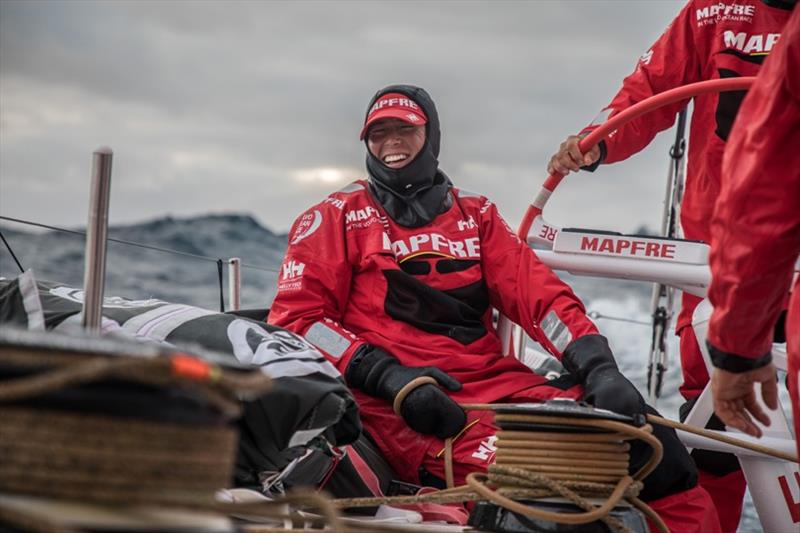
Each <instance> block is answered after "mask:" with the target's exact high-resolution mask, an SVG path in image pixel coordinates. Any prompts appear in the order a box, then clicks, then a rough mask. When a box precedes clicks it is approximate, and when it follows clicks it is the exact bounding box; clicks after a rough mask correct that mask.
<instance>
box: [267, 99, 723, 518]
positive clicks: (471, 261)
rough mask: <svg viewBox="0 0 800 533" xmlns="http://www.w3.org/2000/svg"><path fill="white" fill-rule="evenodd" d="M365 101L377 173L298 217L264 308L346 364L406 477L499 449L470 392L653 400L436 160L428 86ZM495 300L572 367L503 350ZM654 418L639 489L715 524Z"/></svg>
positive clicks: (494, 217) (435, 481)
mask: <svg viewBox="0 0 800 533" xmlns="http://www.w3.org/2000/svg"><path fill="white" fill-rule="evenodd" d="M367 110H368V111H367V115H366V117H365V120H364V125H363V128H362V130H361V139H362V140H364V141H365V143H366V148H367V161H366V165H367V171H368V173H369V180H366V181H364V180H360V181H356V182H354V183H351V184H350V185H348V186H346V187H345V188H344V189H342V190H340V191H338V192H335V193H333V194H332V195H330V196H329V197H328V198H327V199H325V200H324V201H322V202H321V203H319V204H317V205H316V206H314V207H311V208H310V209H308V210H307V211H306V212H305V213H304V214H302V215H301V216H300V217H299V218H298V219H297V221H296V222H295V224H294V225H293V227H292V229H291V231H290V234H289V247H288V249H287V252H286V257H285V259H284V268H283V269H282V271H281V275H280V279H279V280H278V292H277V296H276V298H275V301H274V303H273V306H272V310H271V312H270V315H269V321H270V323H272V324H275V325H278V326H281V327H284V328H286V329H289V330H291V331H294V332H296V333H299V334H301V335H304V336H305V338H306V339H307V340H308V341H309V342H311V343H312V344H314V345H316V346H317V347H318V348H319V349H320V350H321V351H322V352H323V353H324V354H325V356H326V357H327V358H328V359H329V360H330V361H332V362H333V363H334V364H335V365H336V366H337V368H338V369H339V371H340V372H341V373H342V375H343V376H344V378H345V381H346V382H347V384H348V386H349V387H350V389H351V390H352V391H353V394H354V395H355V397H356V400H357V401H358V405H359V407H360V409H361V415H362V419H363V422H364V427H365V428H366V430H367V431H368V432H369V434H370V436H371V437H372V438H373V440H374V441H375V443H376V444H377V446H378V447H379V448H380V450H381V452H382V453H383V455H384V456H385V457H386V459H387V460H388V461H389V462H390V464H391V465H392V467H393V468H394V470H395V471H396V472H397V473H398V474H399V475H400V476H401V477H402V478H403V480H404V481H407V482H413V483H422V484H427V485H438V486H443V483H442V478H443V477H444V464H443V459H442V457H441V455H440V450H442V447H443V442H442V439H444V438H447V437H453V436H457V437H456V439H455V442H454V446H453V447H454V450H453V458H454V465H453V466H454V474H455V481H456V483H459V484H461V483H463V482H464V478H465V477H466V475H467V474H468V473H470V472H475V471H484V470H485V469H486V468H487V466H488V465H489V464H490V463H492V462H493V460H494V453H493V451H494V446H493V443H494V435H495V433H496V431H497V428H496V427H495V426H494V424H493V419H492V415H491V414H490V413H489V412H486V411H478V412H474V413H470V414H469V416H468V415H467V414H466V413H465V412H464V411H463V410H462V409H461V407H460V406H459V403H466V402H470V403H472V402H480V403H488V402H525V401H539V400H547V399H552V398H572V399H579V398H583V399H585V400H586V401H588V402H589V403H592V404H593V405H595V406H597V407H602V408H606V409H610V410H613V411H617V412H620V413H623V414H637V413H643V412H644V411H645V409H646V406H645V403H644V400H643V398H642V397H641V395H640V394H639V392H638V391H637V390H636V388H635V387H634V386H633V385H632V384H631V383H630V382H629V381H628V380H627V379H626V378H625V377H624V376H623V375H622V374H621V373H620V372H619V370H618V368H617V365H616V363H615V362H614V356H613V354H612V353H611V349H610V348H609V346H608V342H607V340H606V338H605V337H603V336H602V335H599V334H598V331H597V328H596V327H595V325H594V324H593V323H592V322H591V320H590V319H589V318H588V317H587V316H586V312H585V309H584V306H583V304H582V303H581V301H580V300H579V299H578V298H577V297H576V296H575V294H573V292H572V290H571V289H570V288H569V287H568V286H567V285H565V284H564V283H563V282H562V281H561V280H560V279H559V278H558V277H556V275H555V274H553V272H552V271H551V270H550V269H549V268H548V267H547V266H545V265H544V264H543V263H541V262H540V261H539V260H538V258H537V257H536V255H535V254H534V253H533V251H532V250H531V249H530V248H529V247H528V246H527V245H526V244H525V243H523V242H522V241H520V240H519V239H518V238H517V236H516V235H515V234H514V232H513V231H512V230H511V229H510V228H509V226H508V225H507V224H506V223H505V221H504V220H503V219H502V218H501V217H500V215H499V213H498V212H497V208H496V207H495V206H494V204H492V203H491V202H490V201H489V200H488V199H486V198H485V197H483V196H481V195H478V194H475V193H471V192H467V191H464V190H461V189H459V188H457V187H455V186H453V184H452V183H451V181H450V179H449V178H448V177H447V176H446V175H445V174H444V172H442V171H441V170H440V169H439V161H438V159H437V158H438V156H439V142H440V130H439V117H438V114H437V112H436V107H435V106H434V103H433V101H432V100H431V98H430V96H429V95H428V93H427V92H426V91H424V90H423V89H420V88H418V87H413V86H409V85H393V86H389V87H386V88H384V89H382V90H380V91H378V93H377V94H376V95H375V96H374V97H373V98H372V100H371V101H370V103H369V106H368V107H367ZM493 307H494V308H497V309H499V310H500V312H502V313H504V314H505V315H507V316H509V317H510V318H511V319H512V320H514V321H515V322H516V323H518V324H520V325H521V326H522V327H523V328H524V329H525V331H526V332H527V333H528V334H529V335H530V336H531V337H532V338H533V339H535V340H536V341H537V342H539V343H540V344H541V345H542V346H543V347H544V348H545V349H547V350H548V351H549V352H550V353H551V354H553V355H554V356H555V357H557V358H559V359H560V360H561V361H562V363H563V364H564V366H565V368H567V369H568V370H569V371H570V374H565V375H564V376H562V377H560V378H557V379H555V380H552V381H548V380H547V379H546V378H544V377H542V376H539V375H538V374H535V373H534V372H533V371H532V370H530V369H529V368H528V367H526V366H525V365H523V364H522V363H521V362H519V361H518V360H517V359H514V358H513V357H504V356H503V355H502V348H501V342H500V338H499V336H498V334H497V332H496V331H495V329H494V327H493V325H492V308H493ZM422 376H427V377H430V378H433V380H435V381H436V383H437V384H438V386H437V385H434V384H432V383H429V384H424V385H422V386H420V387H418V388H416V389H413V391H412V392H410V393H409V394H408V395H407V396H406V397H405V399H403V400H402V401H401V402H398V403H399V405H398V406H397V410H398V412H399V415H398V414H395V411H394V410H393V403H394V402H395V399H396V397H397V395H398V392H399V391H400V390H401V389H402V388H403V387H404V386H405V385H406V384H408V383H409V382H411V381H412V380H414V379H415V378H418V377H422ZM651 412H652V411H651ZM654 431H655V433H656V435H657V436H658V437H659V439H660V440H661V441H662V442H663V444H664V448H665V456H664V460H663V461H662V462H661V464H660V466H659V467H658V468H657V469H656V470H655V471H654V472H653V473H652V474H651V475H650V476H649V477H648V478H647V480H646V482H645V489H644V491H643V492H642V494H641V497H642V499H643V500H645V501H647V502H648V503H649V505H650V506H651V507H652V508H653V509H654V510H656V512H658V513H659V514H660V515H661V516H662V518H663V519H664V521H665V522H666V523H667V525H669V526H670V528H671V529H673V530H674V531H682V532H689V531H697V532H700V531H704V532H706V531H717V530H718V528H719V524H718V518H717V516H716V512H715V511H714V506H713V505H712V503H711V500H710V498H709V496H708V494H707V493H706V492H705V491H704V490H703V489H701V488H700V487H698V486H697V472H696V470H695V468H694V466H693V464H692V461H691V459H690V457H689V455H688V454H687V452H686V450H685V448H684V447H683V445H682V444H681V443H680V442H679V441H678V439H677V436H676V435H675V433H674V432H673V431H672V430H669V429H667V428H664V427H662V426H656V427H655V428H654ZM634 446H635V447H636V445H634ZM644 448H645V447H644V446H642V447H641V450H640V451H639V452H638V454H637V451H636V450H634V451H633V456H634V462H635V463H636V462H640V461H644V460H645V459H646V456H647V455H648V454H647V453H645V452H644ZM637 456H638V457H637ZM639 464H641V463H639Z"/></svg>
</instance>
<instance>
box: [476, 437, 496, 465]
mask: <svg viewBox="0 0 800 533" xmlns="http://www.w3.org/2000/svg"><path fill="white" fill-rule="evenodd" d="M496 442H497V436H496V435H492V436H491V437H489V438H486V439H484V440H482V441H481V443H480V444H479V445H478V449H477V450H476V451H475V452H474V453H473V454H472V457H474V458H475V459H480V460H481V461H486V462H487V463H489V462H491V461H492V460H493V459H494V452H496V451H497V446H496V445H495V443H496Z"/></svg>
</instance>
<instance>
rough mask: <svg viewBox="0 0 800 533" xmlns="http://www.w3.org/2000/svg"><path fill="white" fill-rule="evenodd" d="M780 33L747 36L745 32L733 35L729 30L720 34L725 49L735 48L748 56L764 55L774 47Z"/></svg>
mask: <svg viewBox="0 0 800 533" xmlns="http://www.w3.org/2000/svg"><path fill="white" fill-rule="evenodd" d="M780 36H781V34H780V33H768V34H766V35H763V34H755V35H748V34H747V33H745V32H743V31H742V32H739V33H734V32H732V31H730V30H727V31H725V33H723V34H722V38H723V39H724V41H725V48H735V49H736V50H739V51H740V52H742V53H745V54H750V55H766V54H769V52H770V50H772V48H773V47H774V46H775V43H777V42H778V39H779V38H780Z"/></svg>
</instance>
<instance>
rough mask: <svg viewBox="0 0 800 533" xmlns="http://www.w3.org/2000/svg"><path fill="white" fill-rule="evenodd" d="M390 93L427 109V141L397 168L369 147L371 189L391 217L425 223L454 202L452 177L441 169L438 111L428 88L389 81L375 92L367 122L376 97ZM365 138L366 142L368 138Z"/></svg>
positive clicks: (405, 222)
mask: <svg viewBox="0 0 800 533" xmlns="http://www.w3.org/2000/svg"><path fill="white" fill-rule="evenodd" d="M387 93H400V94H403V95H405V96H408V97H409V98H410V99H412V100H413V101H414V102H416V103H417V105H419V106H420V107H421V108H422V110H423V111H424V112H425V114H426V116H427V117H428V122H427V123H426V124H425V144H424V145H423V146H422V149H421V150H420V151H419V153H418V154H417V155H416V157H415V158H414V160H413V161H411V163H409V164H408V165H406V166H404V167H402V168H398V169H392V168H389V167H387V166H386V165H384V164H383V162H381V161H380V160H379V159H378V158H377V157H375V156H374V155H372V153H370V151H369V147H367V172H368V173H369V182H370V192H371V193H372V195H373V196H374V197H375V198H376V199H377V200H378V202H380V204H381V205H382V206H383V207H384V209H385V210H386V212H387V213H388V214H389V216H390V217H392V220H394V221H395V222H397V223H398V224H400V225H401V226H406V227H412V228H415V227H420V226H424V225H425V224H428V223H430V222H431V221H432V220H433V219H434V218H436V216H437V215H438V214H439V213H443V212H444V211H446V210H447V209H449V207H450V204H451V200H450V198H449V195H448V191H449V189H450V185H451V184H450V180H449V179H448V178H447V176H446V175H445V174H444V173H443V172H441V171H440V170H439V160H438V157H439V146H440V140H441V131H440V129H439V113H438V112H437V111H436V105H435V104H434V103H433V99H431V97H430V95H429V94H428V93H427V91H425V89H422V88H420V87H415V86H413V85H389V86H388V87H384V88H383V89H381V90H380V91H378V92H377V93H375V95H374V96H373V97H372V99H371V100H370V102H369V105H368V106H367V113H366V114H365V116H364V121H365V122H366V119H367V115H368V114H369V110H370V109H371V108H372V105H373V104H374V103H375V101H376V100H377V99H378V98H380V97H381V96H383V95H384V94H387ZM364 142H365V145H366V144H367V141H366V140H365V141H364Z"/></svg>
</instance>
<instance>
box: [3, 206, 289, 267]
mask: <svg viewBox="0 0 800 533" xmlns="http://www.w3.org/2000/svg"><path fill="white" fill-rule="evenodd" d="M0 220H8V221H10V222H17V223H19V224H27V225H28V226H36V227H39V228H44V229H49V230H54V231H60V232H63V233H72V234H74V235H82V236H84V237H85V236H86V232H85V231H77V230H71V229H66V228H60V227H58V226H48V225H47V224H41V223H39V222H31V221H30V220H22V219H19V218H12V217H6V216H0ZM108 240H109V241H110V242H115V243H118V244H125V245H128V246H135V247H138V248H145V249H148V250H155V251H157V252H164V253H168V254H174V255H182V256H185V257H192V258H194V259H201V260H203V261H212V262H214V263H216V262H217V261H219V260H220V258H218V257H209V256H207V255H199V254H191V253H189V252H180V251H178V250H170V249H169V248H161V247H159V246H153V245H151V244H143V243H140V242H133V241H126V240H122V239H114V238H111V237H109V238H108ZM241 265H242V267H244V268H250V269H253V270H261V271H262V272H273V273H277V272H278V269H277V268H269V267H261V266H256V265H249V264H247V263H241Z"/></svg>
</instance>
